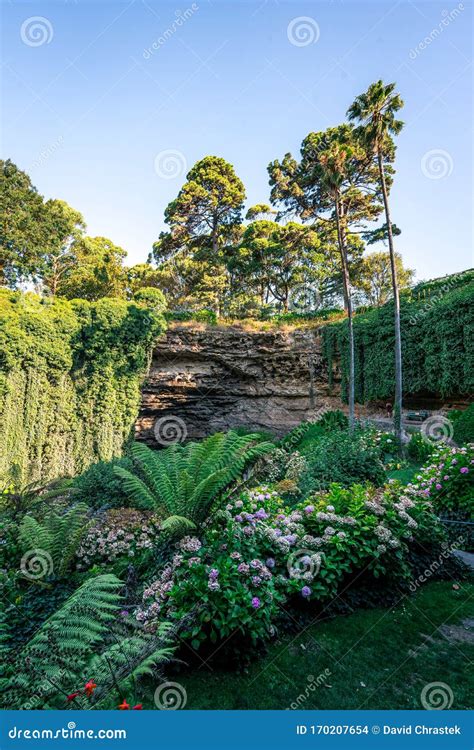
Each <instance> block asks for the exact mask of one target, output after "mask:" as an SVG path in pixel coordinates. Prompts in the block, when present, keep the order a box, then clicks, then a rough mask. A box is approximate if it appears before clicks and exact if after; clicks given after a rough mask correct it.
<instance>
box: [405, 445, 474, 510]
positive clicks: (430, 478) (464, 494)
mask: <svg viewBox="0 0 474 750" xmlns="http://www.w3.org/2000/svg"><path fill="white" fill-rule="evenodd" d="M407 492H408V494H409V495H410V496H415V497H418V498H419V497H422V498H427V499H429V500H430V501H431V502H432V503H433V505H434V508H435V510H436V512H437V513H440V514H446V513H447V514H453V513H456V514H462V516H463V517H464V518H466V519H467V518H470V519H471V520H472V517H473V515H474V445H473V444H470V445H467V446H463V447H462V448H452V447H450V446H449V445H445V444H443V445H441V446H440V447H438V448H436V449H435V450H434V451H433V453H432V455H431V457H430V463H428V464H427V465H426V466H424V467H423V468H422V469H420V473H419V474H418V475H417V477H416V482H414V483H412V484H410V485H408V488H407Z"/></svg>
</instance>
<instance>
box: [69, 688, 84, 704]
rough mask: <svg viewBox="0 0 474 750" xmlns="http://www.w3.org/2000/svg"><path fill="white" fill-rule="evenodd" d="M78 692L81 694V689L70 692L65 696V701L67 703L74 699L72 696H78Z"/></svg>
mask: <svg viewBox="0 0 474 750" xmlns="http://www.w3.org/2000/svg"><path fill="white" fill-rule="evenodd" d="M80 694H81V691H80V690H78V691H77V692H76V693H71V694H70V695H68V697H67V702H68V703H70V702H71V701H73V700H74V698H77V696H78V695H80Z"/></svg>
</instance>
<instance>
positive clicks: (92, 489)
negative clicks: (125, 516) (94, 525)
mask: <svg viewBox="0 0 474 750" xmlns="http://www.w3.org/2000/svg"><path fill="white" fill-rule="evenodd" d="M116 466H121V467H122V468H123V469H128V470H130V469H132V468H133V463H132V460H131V459H130V458H129V457H128V456H124V457H123V458H112V459H111V460H110V461H98V462H97V463H94V464H91V465H90V466H89V467H88V468H87V469H86V470H85V471H84V472H83V473H82V474H79V476H77V477H75V478H74V479H73V486H74V489H75V497H76V499H77V500H80V501H81V502H83V503H87V504H88V505H90V506H91V507H92V508H101V507H103V506H106V507H111V508H117V507H120V506H121V505H124V502H125V499H126V495H125V492H124V489H123V484H122V481H121V480H120V478H119V477H118V476H117V474H116V473H115V467H116Z"/></svg>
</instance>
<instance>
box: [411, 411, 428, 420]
mask: <svg viewBox="0 0 474 750" xmlns="http://www.w3.org/2000/svg"><path fill="white" fill-rule="evenodd" d="M429 416H430V412H429V411H424V410H422V411H409V412H408V414H407V415H406V420H407V422H424V421H425V419H428V417H429Z"/></svg>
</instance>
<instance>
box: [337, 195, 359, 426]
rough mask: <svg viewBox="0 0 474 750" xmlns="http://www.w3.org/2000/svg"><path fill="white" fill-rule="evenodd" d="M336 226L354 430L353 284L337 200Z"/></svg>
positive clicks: (341, 212)
mask: <svg viewBox="0 0 474 750" xmlns="http://www.w3.org/2000/svg"><path fill="white" fill-rule="evenodd" d="M335 205H336V211H335V213H336V225H337V239H338V245H339V252H340V255H341V266H342V281H343V286H344V302H345V306H346V309H347V325H348V329H349V382H348V402H349V429H350V430H353V429H354V418H355V409H354V404H355V364H354V359H355V356H354V326H353V320H352V298H351V284H350V276H349V264H348V262H347V243H346V235H345V228H344V227H343V226H342V222H341V218H343V208H342V207H341V206H340V201H338V200H336V204H335Z"/></svg>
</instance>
